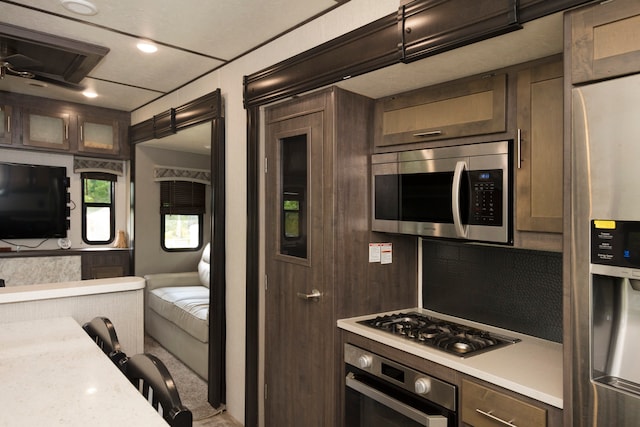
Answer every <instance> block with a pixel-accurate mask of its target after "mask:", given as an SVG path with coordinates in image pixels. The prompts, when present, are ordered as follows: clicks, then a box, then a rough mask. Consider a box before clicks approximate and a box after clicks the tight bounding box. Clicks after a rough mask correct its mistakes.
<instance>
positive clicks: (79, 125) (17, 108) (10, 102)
mask: <svg viewBox="0 0 640 427" xmlns="http://www.w3.org/2000/svg"><path fill="white" fill-rule="evenodd" d="M0 106H2V110H1V113H0V119H1V120H2V126H0V144H7V145H9V144H10V145H11V147H12V148H22V149H30V150H40V151H43V150H44V151H52V152H63V153H68V154H82V155H90V156H93V157H105V158H116V159H125V160H126V159H128V158H129V155H130V154H129V153H130V150H129V141H128V133H127V132H128V128H129V124H130V114H129V113H127V112H124V111H117V110H111V109H106V108H98V107H91V106H87V105H82V104H69V103H66V102H59V101H55V100H51V99H43V98H37V97H32V96H26V95H16V94H9V93H4V92H0Z"/></svg>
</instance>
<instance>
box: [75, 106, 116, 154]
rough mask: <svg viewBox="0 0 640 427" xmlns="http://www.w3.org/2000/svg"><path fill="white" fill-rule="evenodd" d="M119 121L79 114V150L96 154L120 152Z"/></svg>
mask: <svg viewBox="0 0 640 427" xmlns="http://www.w3.org/2000/svg"><path fill="white" fill-rule="evenodd" d="M118 135H119V130H118V121H117V120H110V119H101V118H96V117H87V116H78V136H79V137H78V151H80V152H85V153H96V154H114V155H117V154H119V153H120V141H119V138H118Z"/></svg>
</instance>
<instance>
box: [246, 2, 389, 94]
mask: <svg viewBox="0 0 640 427" xmlns="http://www.w3.org/2000/svg"><path fill="white" fill-rule="evenodd" d="M397 31H398V30H397V20H396V15H394V14H392V15H388V16H386V17H384V18H382V19H379V20H377V21H374V22H372V23H370V24H368V25H365V26H364V27H361V28H358V29H357V30H354V31H351V32H349V33H347V34H345V35H343V36H340V37H338V38H336V39H333V40H331V41H329V42H327V43H324V44H322V45H320V46H318V47H316V48H313V49H311V50H308V51H306V52H304V53H302V54H300V55H296V56H294V57H292V58H290V59H287V60H286V61H283V62H280V63H278V64H275V65H274V66H272V67H269V68H267V69H265V70H263V71H260V72H257V73H255V74H252V75H250V76H247V77H245V82H244V102H245V106H247V107H249V106H252V105H262V104H267V103H269V102H273V101H277V100H280V99H284V98H286V97H288V96H291V95H293V94H297V93H301V92H305V91H307V90H311V89H316V88H318V87H321V86H325V85H328V84H331V83H335V82H338V81H341V80H344V79H345V78H349V77H354V76H357V75H360V74H364V73H367V72H369V71H373V70H377V69H379V68H383V67H386V66H388V65H392V64H396V63H398V62H399V60H400V55H399V52H398V44H397V38H398V37H397Z"/></svg>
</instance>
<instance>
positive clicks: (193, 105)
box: [129, 89, 227, 408]
mask: <svg viewBox="0 0 640 427" xmlns="http://www.w3.org/2000/svg"><path fill="white" fill-rule="evenodd" d="M207 121H211V191H212V199H211V203H212V206H211V235H210V236H209V238H210V240H209V241H210V242H211V265H213V268H212V269H211V270H210V277H209V280H210V282H211V283H212V286H211V292H210V294H209V307H210V309H209V313H210V322H209V366H208V369H209V381H208V402H209V403H210V404H211V405H212V406H214V407H216V408H219V407H221V405H222V404H223V403H224V402H225V400H226V367H225V364H226V357H225V355H226V307H225V294H226V283H227V280H226V207H225V194H226V192H225V188H226V171H225V160H226V159H225V152H226V141H225V123H224V114H223V111H222V95H221V91H220V89H216V90H215V91H213V92H211V93H208V94H206V95H203V96H201V97H199V98H197V99H195V100H193V101H191V102H189V103H187V104H184V105H181V106H180V107H177V108H171V109H169V110H167V111H165V112H163V113H160V114H157V115H155V116H154V117H153V118H151V119H147V120H145V121H143V122H140V123H138V124H136V125H134V126H130V127H129V137H130V143H131V144H132V145H135V144H138V143H140V142H143V141H148V140H151V139H154V138H157V137H162V136H167V135H169V134H172V133H176V132H178V131H179V130H181V129H185V128H188V127H191V126H195V125H198V124H201V123H204V122H207ZM131 151H132V159H133V163H132V168H133V167H135V148H134V149H132V150H131ZM134 170H135V169H134ZM134 177H135V174H132V180H133V179H134ZM134 209H135V199H134ZM134 212H135V210H134ZM130 235H131V236H134V234H133V233H130ZM132 243H133V239H132ZM134 271H135V270H134ZM213 284H215V285H213Z"/></svg>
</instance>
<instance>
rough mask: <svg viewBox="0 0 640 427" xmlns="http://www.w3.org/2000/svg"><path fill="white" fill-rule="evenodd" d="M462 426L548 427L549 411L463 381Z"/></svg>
mask: <svg viewBox="0 0 640 427" xmlns="http://www.w3.org/2000/svg"><path fill="white" fill-rule="evenodd" d="M461 402H462V403H461V408H462V409H461V412H462V414H461V417H462V422H463V423H465V424H468V425H470V426H474V427H498V426H505V425H507V426H518V427H546V425H547V411H546V410H545V409H544V408H539V407H537V406H533V405H530V404H528V403H526V402H523V401H520V400H518V399H516V398H515V397H512V396H508V395H506V394H503V393H500V392H498V391H496V390H492V389H489V388H487V387H484V386H481V385H480V384H476V383H474V382H471V381H468V380H462V397H461Z"/></svg>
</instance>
